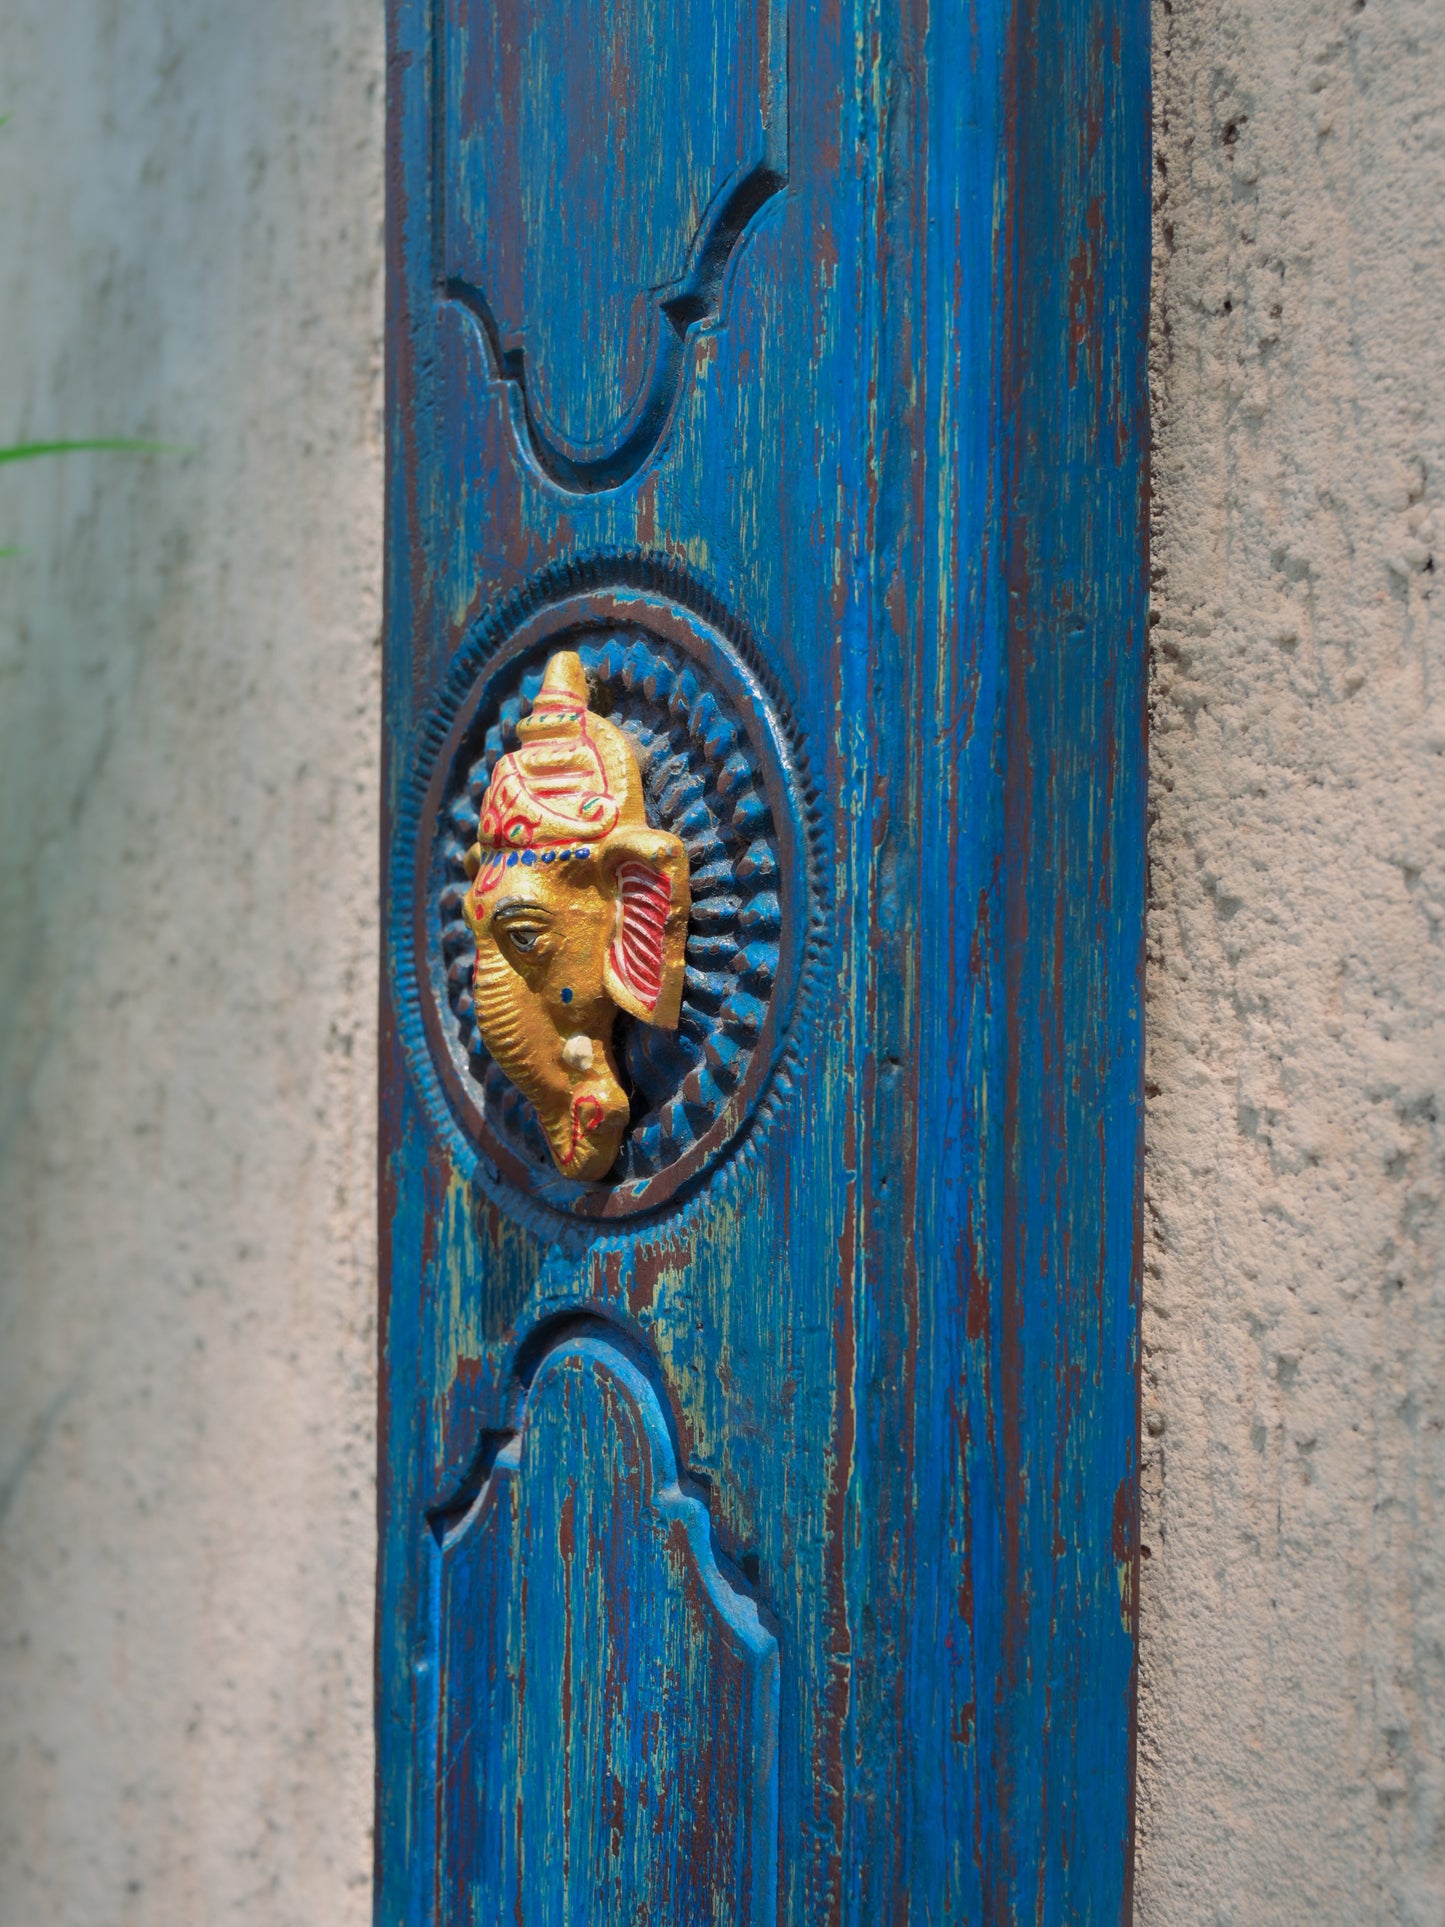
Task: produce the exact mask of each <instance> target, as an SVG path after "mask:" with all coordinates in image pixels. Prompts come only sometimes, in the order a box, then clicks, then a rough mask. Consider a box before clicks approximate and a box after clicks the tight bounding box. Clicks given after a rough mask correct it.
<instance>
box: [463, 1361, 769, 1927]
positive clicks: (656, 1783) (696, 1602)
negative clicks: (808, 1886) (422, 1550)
mask: <svg viewBox="0 0 1445 1927" xmlns="http://www.w3.org/2000/svg"><path fill="white" fill-rule="evenodd" d="M436 1558H437V1563H438V1568H439V1570H438V1574H437V1582H436V1583H437V1595H436V1596H437V1614H438V1626H437V1651H438V1653H439V1654H440V1656H441V1664H440V1667H439V1670H438V1674H437V1690H438V1698H439V1711H438V1720H437V1735H438V1744H439V1748H440V1752H439V1766H438V1777H437V1786H438V1804H439V1813H438V1841H437V1885H438V1895H439V1900H438V1907H437V1917H438V1918H439V1919H441V1920H445V1921H457V1922H461V1921H466V1922H493V1921H496V1922H502V1921H511V1920H514V1919H516V1918H517V1917H518V1913H519V1911H520V1913H521V1915H522V1917H523V1918H525V1919H526V1920H527V1921H528V1922H529V1923H535V1924H536V1927H604V1924H605V1923H613V1922H616V1923H622V1922H626V1923H629V1924H630V1923H631V1922H633V1921H635V1920H639V1919H642V1920H648V1921H652V1920H669V1921H697V1922H708V1923H715V1924H716V1927H732V1924H734V1923H736V1927H742V1923H758V1922H763V1921H771V1920H772V1919H773V1918H774V1904H775V1899H776V1849H777V1778H776V1727H777V1685H778V1660H777V1642H776V1640H775V1639H774V1638H773V1636H772V1634H771V1633H770V1632H768V1631H767V1629H766V1628H765V1627H764V1626H763V1625H762V1624H761V1623H760V1621H759V1618H758V1611H757V1607H756V1605H755V1604H754V1603H753V1602H752V1601H751V1600H749V1599H747V1598H745V1597H744V1596H742V1595H740V1594H739V1593H737V1592H735V1591H734V1590H733V1588H732V1587H731V1586H730V1585H729V1584H728V1582H727V1580H726V1579H724V1578H723V1576H722V1574H721V1573H720V1572H719V1571H718V1568H717V1563H716V1560H715V1558H714V1556H713V1551H712V1547H711V1543H710V1536H709V1529H708V1520H707V1513H706V1509H705V1507H704V1505H703V1504H702V1503H701V1502H700V1501H699V1500H698V1499H697V1498H696V1497H693V1496H689V1495H687V1494H685V1493H684V1492H683V1491H682V1490H681V1488H680V1487H679V1484H678V1479H677V1465H676V1460H675V1457H674V1453H673V1447H672V1442H671V1439H670V1437H669V1433H668V1428H667V1423H666V1419H665V1416H664V1413H663V1410H662V1407H661V1405H660V1404H659V1402H658V1399H657V1395H656V1393H655V1392H654V1391H653V1389H652V1387H651V1386H650V1385H649V1384H648V1382H647V1380H646V1378H645V1377H644V1376H643V1374H642V1373H641V1372H640V1371H639V1370H638V1368H637V1366H636V1365H635V1364H633V1363H632V1362H631V1361H630V1360H629V1359H628V1358H627V1357H626V1356H624V1354H623V1353H621V1352H620V1351H619V1350H618V1349H617V1347H616V1346H615V1345H614V1344H611V1343H609V1342H607V1340H605V1339H598V1338H596V1337H592V1336H574V1337H572V1338H570V1339H567V1340H565V1341H563V1342H561V1343H559V1344H557V1345H555V1346H554V1347H553V1348H552V1349H550V1350H549V1351H548V1352H547V1354H546V1356H545V1357H544V1359H543V1361H542V1363H541V1365H540V1367H539V1368H538V1370H537V1372H536V1376H535V1377H534V1378H533V1379H532V1382H531V1385H530V1387H529V1389H528V1392H527V1396H526V1402H525V1405H524V1408H523V1413H522V1421H521V1430H520V1433H519V1435H517V1436H515V1437H514V1438H513V1439H511V1440H510V1441H508V1442H507V1443H506V1444H505V1445H504V1446H503V1447H502V1449H501V1450H500V1452H499V1453H498V1456H497V1457H496V1459H495V1461H494V1462H493V1465H492V1468H491V1471H490V1474H489V1476H488V1477H487V1479H486V1480H485V1482H484V1483H483V1485H482V1486H481V1488H480V1490H479V1492H478V1494H477V1496H476V1498H475V1499H474V1501H473V1502H472V1504H471V1506H470V1507H469V1508H468V1510H467V1511H466V1512H465V1514H464V1515H463V1516H462V1517H461V1518H460V1519H459V1520H457V1521H456V1522H455V1523H453V1524H451V1525H450V1527H449V1528H448V1529H447V1530H446V1531H445V1535H444V1536H443V1537H442V1538H441V1541H440V1544H439V1546H438V1549H437V1554H436Z"/></svg>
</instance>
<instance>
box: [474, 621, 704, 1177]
mask: <svg viewBox="0 0 1445 1927" xmlns="http://www.w3.org/2000/svg"><path fill="white" fill-rule="evenodd" d="M517 735H518V737H519V739H520V745H519V747H518V748H517V749H515V750H512V751H511V752H509V753H508V754H507V755H505V756H503V757H502V758H501V759H500V760H499V761H498V763H497V766H496V768H495V770H494V771H493V772H492V778H491V782H490V783H489V785H488V787H487V791H486V795H485V797H484V798H483V801H482V813H481V822H480V824H479V826H478V830H477V841H476V843H475V844H474V845H473V847H472V848H471V850H469V851H468V853H467V874H468V877H469V878H470V883H469V887H468V890H467V894H466V898H465V901H464V904H463V914H464V916H465V917H466V921H467V925H468V927H469V928H470V930H471V932H472V935H473V936H474V937H475V938H476V944H477V963H476V976H475V981H474V1000H475V1007H476V1020H477V1027H478V1029H479V1030H480V1032H481V1035H482V1040H483V1042H484V1043H485V1044H486V1046H487V1049H488V1050H489V1051H490V1052H491V1054H492V1057H493V1058H494V1059H495V1061H496V1063H497V1064H498V1065H499V1066H500V1068H501V1069H502V1070H503V1071H504V1072H505V1073H506V1075H507V1076H508V1077H510V1078H511V1080H512V1082H513V1083H514V1084H515V1085H516V1086H517V1088H518V1089H519V1090H520V1091H521V1092H522V1093H523V1095H524V1096H526V1097H528V1098H530V1099H531V1102H532V1104H533V1105H534V1107H535V1108H536V1111H537V1115H538V1117H539V1118H540V1119H541V1123H542V1128H543V1130H544V1131H545V1132H546V1134H547V1142H548V1145H549V1146H550V1148H551V1152H552V1157H553V1160H554V1162H555V1163H556V1166H557V1169H558V1170H559V1171H561V1172H562V1173H563V1174H564V1175H565V1176H567V1177H569V1178H579V1179H584V1180H595V1179H598V1178H601V1177H603V1176H605V1175H606V1173H607V1171H608V1170H609V1169H610V1167H611V1165H612V1163H613V1161H614V1160H615V1158H616V1156H617V1152H618V1148H619V1146H620V1145H621V1142H622V1133H623V1131H624V1129H625V1128H626V1125H627V1120H628V1112H629V1106H628V1099H627V1093H626V1092H625V1091H624V1090H623V1088H622V1084H621V1081H620V1080H619V1077H618V1073H617V1060H616V1057H615V1055H614V1053H613V1043H612V1028H613V1021H614V1019H615V1016H616V1013H617V1012H618V1011H619V1010H623V1011H628V1012H630V1013H631V1015H632V1016H634V1017H637V1018H640V1019H641V1020H642V1022H644V1023H647V1024H658V1025H660V1026H662V1027H663V1028H664V1029H667V1030H675V1029H676V1027H677V1020H678V1012H679V1009H680V1007H681V1003H682V988H683V969H684V963H683V948H684V945H685V943H686V940H687V919H688V910H689V904H690V900H689V892H688V868H687V851H686V849H685V848H684V847H683V844H682V842H681V840H680V839H679V838H677V837H675V836H673V835H671V834H670V833H669V832H668V831H666V830H659V829H652V828H650V827H649V825H648V822H647V815H646V811H645V809H644V807H643V794H642V775H641V772H640V770H639V768H638V765H637V757H636V755H635V753H634V751H633V747H632V743H631V741H630V740H629V738H628V737H627V735H626V734H625V733H624V732H623V731H622V730H621V729H619V728H618V727H617V726H616V725H615V724H614V723H611V722H609V721H608V720H607V718H606V717H605V716H599V715H596V714H594V713H593V711H592V710H591V709H590V708H589V707H588V692H587V677H586V672H585V671H584V669H583V667H582V661H581V658H580V657H579V656H578V655H577V654H576V653H575V652H574V651H572V650H570V649H565V650H560V651H558V653H557V654H556V655H554V656H553V657H552V658H551V660H550V661H549V662H548V664H547V670H546V675H545V677H544V679H543V683H542V687H541V690H540V691H539V692H538V695H537V698H536V700H535V702H534V703H533V705H532V712H531V714H530V715H529V716H527V717H526V718H525V719H524V720H523V721H522V722H520V723H519V724H518V725H517Z"/></svg>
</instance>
